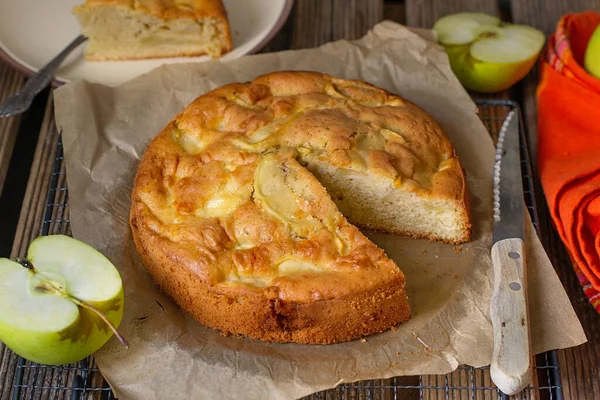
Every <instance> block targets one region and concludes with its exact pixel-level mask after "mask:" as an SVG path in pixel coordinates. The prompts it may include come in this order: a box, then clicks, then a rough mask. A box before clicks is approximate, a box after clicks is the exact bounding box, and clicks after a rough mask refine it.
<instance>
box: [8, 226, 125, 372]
mask: <svg viewBox="0 0 600 400" xmlns="http://www.w3.org/2000/svg"><path fill="white" fill-rule="evenodd" d="M123 303H124V296H123V285H122V282H121V276H120V275H119V272H118V271H117V270H116V268H115V267H114V266H113V265H112V263H111V262H110V261H109V260H108V259H107V258H106V257H104V256H103V255H102V254H101V253H100V252H98V251H97V250H96V249H94V248H93V247H91V246H89V245H87V244H85V243H83V242H81V241H78V240H75V239H72V238H70V237H68V236H64V235H52V236H41V237H38V238H37V239H35V240H34V241H33V242H31V245H30V246H29V249H28V252H27V261H25V262H24V263H22V264H21V263H18V262H15V261H11V260H9V259H6V258H3V259H0V340H1V341H2V342H4V344H6V346H8V347H9V348H10V349H12V350H13V351H14V352H15V353H17V354H19V355H20V356H21V357H23V358H26V359H28V360H30V361H34V362H38V363H42V364H53V365H61V364H69V363H73V362H76V361H79V360H81V359H83V358H85V357H87V356H88V355H90V354H92V353H93V352H94V351H96V350H98V349H99V348H100V347H102V345H104V343H106V342H107V341H108V339H109V338H110V337H111V336H112V335H113V333H116V334H117V336H118V337H119V339H120V340H121V339H122V337H121V336H120V335H119V334H118V332H116V327H117V326H118V325H119V324H120V323H121V319H122V318H123ZM123 341H124V339H123ZM124 344H125V345H126V342H124Z"/></svg>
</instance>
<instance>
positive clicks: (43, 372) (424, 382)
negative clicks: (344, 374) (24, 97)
mask: <svg viewBox="0 0 600 400" xmlns="http://www.w3.org/2000/svg"><path fill="white" fill-rule="evenodd" d="M476 103H477V105H478V106H479V112H480V117H481V119H482V121H483V123H484V124H485V126H486V128H487V129H488V131H489V132H490V135H491V136H492V138H493V139H494V141H495V139H496V137H497V134H498V132H499V131H500V128H501V126H502V123H503V122H504V119H505V118H506V116H507V115H508V113H509V112H510V111H511V110H513V109H517V111H519V107H518V104H517V103H514V102H511V101H505V100H481V101H477V102H476ZM519 112H520V111H519ZM521 120H522V119H521ZM520 139H521V167H522V171H523V188H524V191H525V201H526V204H527V208H528V210H529V212H530V214H531V218H532V220H533V224H534V226H535V228H536V230H537V231H538V234H539V233H540V232H539V224H538V215H537V210H536V202H535V193H534V184H533V178H532V172H531V163H530V158H529V151H528V148H527V140H526V135H525V131H524V128H523V126H522V125H521V127H520ZM491 173H492V171H490V174H491ZM68 206H69V201H68V189H67V184H66V179H65V164H64V163H63V149H62V143H61V142H60V140H59V141H58V146H57V150H56V158H55V162H54V167H53V171H52V179H51V183H50V188H49V192H48V201H47V205H46V212H45V215H44V220H43V224H42V234H43V235H48V234H57V233H62V234H67V235H70V234H71V227H70V220H69V207H68ZM6 351H9V350H6ZM10 357H13V358H14V360H15V362H14V363H13V364H14V369H15V370H14V378H13V382H12V391H11V398H12V399H13V400H17V399H31V400H33V399H71V400H77V399H86V400H87V399H101V400H110V399H114V398H115V397H114V395H113V393H112V391H111V390H110V388H109V387H108V384H107V383H106V381H105V380H104V379H103V377H102V374H101V373H100V371H99V370H98V368H97V367H96V365H95V363H94V359H93V357H89V358H87V359H85V360H83V361H80V362H78V363H76V364H72V365H67V366H60V367H54V366H46V365H40V364H36V363H31V362H29V361H25V360H24V359H22V358H20V357H18V356H16V355H14V354H11V355H10ZM535 372H536V373H535V374H534V380H533V384H532V385H531V386H530V387H528V388H526V389H525V390H524V391H523V392H521V393H520V394H519V395H517V396H512V397H511V398H512V399H538V398H542V399H551V400H552V399H558V400H562V398H563V396H562V386H561V382H560V370H559V366H558V358H557V354H556V352H555V351H550V352H546V353H544V354H541V355H539V356H537V359H536V366H535ZM11 374H12V372H11ZM505 398H508V396H506V395H504V394H503V393H501V392H500V391H499V390H498V389H497V388H496V387H495V386H494V384H493V383H492V381H491V378H490V373H489V367H483V368H473V367H468V366H460V367H459V368H458V369H457V370H456V371H454V372H452V373H450V374H447V375H422V376H409V377H397V378H391V379H378V380H369V381H362V382H356V383H348V384H342V385H339V386H338V387H336V388H335V389H331V390H327V391H323V392H319V393H315V394H313V395H311V396H308V397H306V399H323V400H325V399H381V400H384V399H386V400H387V399H419V400H421V399H431V400H433V399H435V400H438V399H460V400H463V399H472V400H475V399H477V400H480V399H481V400H487V399H490V400H491V399H505Z"/></svg>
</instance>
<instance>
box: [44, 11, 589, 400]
mask: <svg viewBox="0 0 600 400" xmlns="http://www.w3.org/2000/svg"><path fill="white" fill-rule="evenodd" d="M425 33H426V35H430V32H425ZM429 37H431V36H429ZM275 70H315V71H320V72H325V73H329V74H332V75H335V76H339V77H344V78H354V79H362V80H365V81H368V82H370V83H373V84H375V85H378V86H381V87H383V88H385V89H388V90H390V91H392V92H395V93H398V94H399V95H401V96H403V97H405V98H407V99H410V100H412V101H413V102H415V103H417V104H418V105H420V106H421V107H423V108H424V109H425V110H427V111H428V112H429V113H430V114H431V115H433V116H434V117H435V118H436V119H437V120H438V121H439V122H440V123H441V125H442V126H443V127H444V128H445V129H446V131H447V132H448V134H449V136H450V138H451V139H452V141H453V142H454V144H455V146H456V149H457V152H458V154H459V157H460V159H461V161H462V163H463V166H464V168H465V169H466V172H467V178H468V186H469V190H470V192H471V196H472V203H473V206H472V211H473V219H474V223H475V235H474V239H473V241H472V242H470V243H468V244H465V245H463V246H462V247H460V248H456V247H455V246H452V245H444V244H436V243H430V242H428V241H426V240H413V239H409V238H403V237H398V236H394V235H387V234H381V233H369V232H367V234H368V235H369V236H370V237H371V238H372V239H373V240H374V241H375V242H376V243H377V244H379V245H380V246H382V247H383V248H384V249H385V250H386V252H387V254H388V255H389V256H390V257H392V258H393V259H395V260H396V261H397V263H398V265H399V266H400V268H401V269H402V270H404V272H405V274H406V280H407V291H408V295H409V298H410V303H411V307H412V310H413V316H412V318H411V319H410V321H409V322H407V323H405V324H403V325H401V326H399V327H398V329H397V330H395V331H392V330H390V331H388V332H385V333H383V334H378V335H373V336H370V337H368V338H367V340H366V342H364V341H360V340H357V341H354V342H350V343H343V344H337V345H328V346H322V345H321V346H319V345H314V346H310V345H297V344H272V343H263V342H260V341H256V340H250V339H247V338H238V337H234V336H227V337H225V336H222V335H221V334H220V333H219V332H217V331H214V330H212V329H209V328H206V327H204V326H202V325H201V324H199V323H197V322H195V321H194V320H192V319H191V318H189V317H187V316H186V315H184V314H183V313H182V312H181V311H180V310H179V309H178V307H177V306H175V305H174V304H173V303H172V302H171V301H170V300H169V299H167V298H166V297H165V296H164V295H162V294H161V293H160V292H159V291H158V290H157V289H156V288H155V287H154V285H153V284H152V282H151V280H150V278H149V276H148V274H147V273H146V271H145V270H144V268H143V266H142V265H141V264H140V262H139V259H138V257H137V255H136V251H135V248H134V246H133V244H132V239H131V234H130V230H129V226H128V213H129V204H130V201H129V196H130V191H131V188H132V181H133V177H134V174H135V170H136V166H137V163H138V160H139V158H140V157H141V155H142V154H143V152H144V149H145V148H146V146H147V144H148V143H149V141H150V139H151V138H152V137H153V136H154V135H156V134H157V133H158V132H159V131H160V130H161V128H162V127H163V126H164V125H165V124H166V123H167V122H168V121H169V120H170V119H171V118H172V117H173V116H174V115H175V114H176V113H178V112H180V111H181V110H183V109H184V108H185V106H186V105H187V104H188V103H189V102H191V101H192V100H193V99H194V98H195V97H197V96H198V95H200V94H202V93H204V92H206V91H207V90H209V89H213V88H215V87H217V86H220V85H223V84H226V83H229V82H232V81H248V80H250V79H252V78H254V77H256V76H258V75H260V74H263V73H267V72H270V71H275ZM55 107H56V121H57V124H58V126H59V128H60V130H61V131H62V134H63V143H64V147H65V157H66V163H67V178H68V184H69V194H70V195H69V202H70V212H71V225H72V231H73V236H74V237H76V238H78V239H80V240H83V241H85V242H87V243H89V244H91V245H93V246H94V247H96V248H97V249H99V250H100V251H102V252H103V253H104V254H105V255H106V256H107V257H108V258H109V259H110V260H111V261H112V262H113V263H114V264H115V265H116V266H117V268H118V269H119V271H120V272H121V275H122V277H123V281H124V287H125V298H126V308H125V316H124V320H123V323H122V325H121V327H120V331H121V332H122V333H123V335H124V336H125V337H126V338H127V339H128V340H129V342H130V344H131V347H130V348H129V349H128V350H126V349H124V348H123V347H121V346H120V345H119V344H118V342H116V340H111V341H110V342H109V343H108V344H107V345H106V346H105V347H104V348H103V349H101V350H100V351H99V352H98V353H97V354H96V359H97V362H98V365H99V366H100V369H101V371H102V373H103V374H104V375H105V377H106V378H107V380H108V381H109V383H110V384H111V387H112V388H113V390H114V391H115V393H116V395H117V396H118V397H120V398H123V399H145V400H147V399H170V398H179V399H182V398H183V399H192V398H193V399H198V398H219V399H226V398H232V399H233V398H235V399H247V398H262V399H266V398H297V397H301V396H303V395H307V394H309V393H312V392H315V391H318V390H323V389H326V388H331V387H334V386H335V385H336V384H339V383H341V382H352V381H357V380H362V379H370V378H386V377H392V376H398V375H416V374H439V373H447V372H450V371H452V370H454V369H455V368H456V367H457V366H458V365H459V364H463V363H464V364H469V365H473V366H482V365H486V364H489V363H490V360H491V355H492V327H491V323H490V317H489V305H490V297H491V294H492V283H493V273H492V265H491V260H490V248H491V231H492V165H493V159H494V148H493V144H492V141H491V139H490V137H489V135H488V133H487V132H486V130H485V128H484V126H483V125H482V123H481V122H480V119H479V118H478V116H477V114H476V112H477V108H476V107H475V105H474V104H473V102H472V101H471V99H470V97H469V96H468V94H467V93H466V92H465V91H464V90H463V88H462V87H461V86H460V84H459V83H458V81H457V80H456V78H455V77H454V75H453V74H452V72H451V70H450V68H449V64H448V60H447V57H446V55H445V53H444V52H443V50H442V49H441V48H440V47H439V46H438V45H436V44H435V43H434V42H432V41H429V40H426V39H424V38H422V37H420V36H419V35H417V34H415V33H413V32H411V31H409V30H408V29H406V28H404V27H402V26H400V25H397V24H395V23H392V22H387V21H386V22H382V23H381V24H379V25H377V26H376V27H375V28H374V30H373V31H372V32H370V33H369V34H367V35H366V36H365V37H364V38H362V39H361V40H359V41H355V42H347V41H338V42H334V43H329V44H326V45H324V46H322V47H319V48H317V49H311V50H300V51H288V52H282V53H273V54H264V55H256V56H249V57H244V58H241V59H238V60H235V61H230V62H226V63H222V62H219V61H211V62H207V63H202V64H180V65H169V66H164V67H161V68H159V69H157V70H155V71H152V72H150V73H148V74H147V75H145V76H141V77H139V78H137V79H135V80H133V81H130V82H128V83H125V84H123V85H122V86H120V87H116V88H110V87H106V86H102V85H98V84H90V83H87V82H75V83H71V84H68V85H66V86H64V87H62V88H60V89H58V90H56V92H55ZM528 218H529V216H528V215H527V219H528ZM528 221H529V220H528ZM526 243H527V260H528V285H529V300H530V303H529V304H530V309H531V332H532V342H533V350H534V352H535V353H539V352H542V351H545V350H549V349H554V348H564V347H569V346H574V345H578V344H580V343H583V342H584V341H585V340H586V339H585V336H584V333H583V330H582V328H581V325H580V324H579V322H578V320H577V318H576V316H575V313H574V311H573V309H572V307H571V305H570V302H569V299H568V298H567V296H566V294H565V292H564V290H563V288H562V286H561V284H560V282H559V280H558V278H557V276H556V274H555V272H554V270H553V268H552V266H551V264H550V263H549V261H548V259H547V257H546V254H545V252H544V250H543V248H542V246H541V245H540V242H539V241H538V239H537V237H536V235H535V233H534V231H533V228H532V225H531V223H530V222H528V223H527V237H526Z"/></svg>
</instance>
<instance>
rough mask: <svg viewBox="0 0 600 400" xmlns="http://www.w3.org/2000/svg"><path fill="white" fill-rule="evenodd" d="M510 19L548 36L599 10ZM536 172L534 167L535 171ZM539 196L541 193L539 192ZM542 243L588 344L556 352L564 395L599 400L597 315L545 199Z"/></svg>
mask: <svg viewBox="0 0 600 400" xmlns="http://www.w3.org/2000/svg"><path fill="white" fill-rule="evenodd" d="M510 5H511V12H512V20H513V22H515V23H522V24H528V25H531V26H534V27H536V28H538V29H540V30H542V31H543V32H544V33H545V34H546V35H549V34H551V33H552V32H553V31H554V30H555V28H556V24H557V22H558V21H559V19H560V18H561V16H562V15H564V14H566V13H574V12H580V11H585V10H596V11H600V0H553V1H547V0H511V2H510ZM538 79H539V75H538V68H537V67H536V68H534V70H533V71H532V73H531V74H530V75H529V76H528V77H527V78H526V79H525V80H524V82H523V83H522V99H521V102H522V104H523V108H524V112H525V123H526V126H527V129H528V132H529V136H530V147H531V149H532V153H533V156H534V157H536V156H537V151H536V150H537V103H536V97H535V91H536V88H537V84H538ZM536 171H537V168H536ZM539 193H541V191H540V192H539ZM539 203H540V216H541V218H540V219H541V222H542V223H543V225H542V229H543V231H544V233H545V234H544V235H543V243H544V247H545V248H546V250H547V252H548V254H549V255H550V258H551V260H552V262H553V264H554V267H555V269H556V270H557V272H558V274H559V277H560V278H561V281H562V282H563V285H564V286H565V289H566V290H567V293H568V294H569V297H570V298H571V302H572V303H573V306H574V308H575V311H576V312H577V315H578V316H579V319H580V321H581V323H582V325H583V328H584V330H585V332H586V335H587V337H588V340H589V342H588V343H586V344H584V345H582V346H579V347H577V348H572V349H565V350H559V352H558V355H559V363H560V368H561V378H562V386H563V392H564V396H565V398H567V399H600V383H599V382H600V372H599V368H600V316H599V315H598V313H597V312H596V311H595V310H594V309H593V308H592V307H591V305H590V304H589V302H588V301H587V299H586V298H585V296H584V294H583V291H582V289H581V287H580V285H579V282H578V281H577V277H576V276H575V273H574V272H573V268H572V262H571V260H570V258H569V256H568V253H567V251H566V249H565V247H564V245H563V244H562V242H561V240H560V238H559V237H558V234H557V233H556V231H555V230H554V227H553V225H552V222H551V219H550V217H549V214H548V211H547V208H546V204H545V201H544V198H543V197H542V196H540V199H539Z"/></svg>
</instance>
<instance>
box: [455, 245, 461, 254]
mask: <svg viewBox="0 0 600 400" xmlns="http://www.w3.org/2000/svg"><path fill="white" fill-rule="evenodd" d="M461 251H462V246H454V252H455V253H460V252H461Z"/></svg>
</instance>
